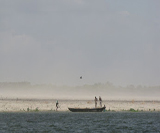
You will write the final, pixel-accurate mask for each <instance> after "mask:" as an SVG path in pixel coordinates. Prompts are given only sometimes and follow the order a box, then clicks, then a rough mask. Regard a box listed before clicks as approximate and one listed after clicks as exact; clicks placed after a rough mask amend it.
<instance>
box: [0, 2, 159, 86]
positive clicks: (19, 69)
mask: <svg viewBox="0 0 160 133" xmlns="http://www.w3.org/2000/svg"><path fill="white" fill-rule="evenodd" d="M159 12H160V1H159V0H132V1H129V0H121V1H120V0H114V1H113V0H45V1H44V0H38V1H37V0H23V1H22V0H14V1H13V0H0V82H20V81H29V82H31V83H33V84H37V83H38V84H42V83H47V84H48V83H49V84H54V85H73V86H74V85H84V84H94V83H99V82H100V83H105V82H107V81H109V82H112V83H113V84H115V85H121V86H125V85H129V84H133V85H151V86H154V85H160V58H159V57H160V15H159ZM80 76H82V77H83V78H82V79H80Z"/></svg>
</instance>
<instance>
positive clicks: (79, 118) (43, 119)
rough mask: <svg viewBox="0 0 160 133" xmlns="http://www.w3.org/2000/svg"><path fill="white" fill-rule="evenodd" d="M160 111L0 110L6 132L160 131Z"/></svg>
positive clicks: (2, 130) (0, 118) (2, 126)
mask: <svg viewBox="0 0 160 133" xmlns="http://www.w3.org/2000/svg"><path fill="white" fill-rule="evenodd" d="M159 118H160V113H153V112H151V113H142V112H141V113H126V112H125V113H124V112H123V113H120V112H119V113H117V112H109V113H108V112H103V113H72V112H38V113H36V112H35V113H34V112H32V113H31V112H28V113H0V131H1V132H2V133H5V132H16V133H21V132H148V133H150V132H160V126H159V125H160V119H159Z"/></svg>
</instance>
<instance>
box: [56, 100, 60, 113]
mask: <svg viewBox="0 0 160 133" xmlns="http://www.w3.org/2000/svg"><path fill="white" fill-rule="evenodd" d="M58 104H59V103H58V100H57V102H56V111H57V109H58Z"/></svg>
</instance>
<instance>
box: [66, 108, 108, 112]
mask: <svg viewBox="0 0 160 133" xmlns="http://www.w3.org/2000/svg"><path fill="white" fill-rule="evenodd" d="M105 108H106V107H102V108H68V109H69V110H70V111H71V112H102V111H103V110H105Z"/></svg>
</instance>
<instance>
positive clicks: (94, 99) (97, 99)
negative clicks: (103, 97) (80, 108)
mask: <svg viewBox="0 0 160 133" xmlns="http://www.w3.org/2000/svg"><path fill="white" fill-rule="evenodd" d="M94 101H95V108H97V101H98V99H97V98H96V97H95V99H94Z"/></svg>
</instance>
